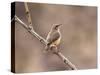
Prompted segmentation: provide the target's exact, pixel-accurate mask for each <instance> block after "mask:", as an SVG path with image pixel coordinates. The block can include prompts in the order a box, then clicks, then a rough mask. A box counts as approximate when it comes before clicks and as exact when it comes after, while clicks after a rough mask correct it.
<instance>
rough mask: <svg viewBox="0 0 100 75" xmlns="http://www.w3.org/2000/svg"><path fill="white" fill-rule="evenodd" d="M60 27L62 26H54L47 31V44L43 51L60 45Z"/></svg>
mask: <svg viewBox="0 0 100 75" xmlns="http://www.w3.org/2000/svg"><path fill="white" fill-rule="evenodd" d="M60 26H62V24H54V25H53V26H52V28H51V30H50V31H49V33H48V35H47V38H46V41H47V42H48V43H47V45H46V47H45V50H46V51H48V50H50V48H51V47H52V46H55V47H57V46H58V45H59V44H60V41H61V33H60Z"/></svg>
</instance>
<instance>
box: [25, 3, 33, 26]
mask: <svg viewBox="0 0 100 75" xmlns="http://www.w3.org/2000/svg"><path fill="white" fill-rule="evenodd" d="M24 5H25V10H26V17H27V19H28V23H29V25H28V26H29V27H30V26H32V20H31V15H30V12H29V9H28V4H27V2H24Z"/></svg>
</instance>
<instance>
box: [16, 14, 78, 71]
mask: <svg viewBox="0 0 100 75" xmlns="http://www.w3.org/2000/svg"><path fill="white" fill-rule="evenodd" d="M15 21H16V22H18V23H19V24H21V25H22V26H23V27H24V28H25V29H26V30H28V32H29V33H30V34H32V35H33V36H35V37H36V38H37V39H38V40H39V41H40V42H41V43H43V44H44V45H46V44H47V43H48V42H47V41H46V40H45V39H44V38H43V37H41V36H40V35H39V34H37V33H36V32H35V31H34V30H33V29H32V28H29V27H28V25H26V24H25V23H24V22H23V21H22V20H20V19H19V18H18V17H17V16H16V15H15ZM51 52H52V53H53V54H56V55H57V56H58V57H59V58H60V59H61V60H62V61H63V62H64V63H65V64H66V65H67V66H69V67H70V68H71V69H72V70H77V68H76V67H75V65H74V64H72V63H71V62H70V61H69V60H68V59H67V58H66V57H65V56H64V55H63V54H62V53H61V52H59V50H58V49H57V48H55V47H51Z"/></svg>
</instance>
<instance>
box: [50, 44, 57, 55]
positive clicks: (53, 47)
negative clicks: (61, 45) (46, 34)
mask: <svg viewBox="0 0 100 75" xmlns="http://www.w3.org/2000/svg"><path fill="white" fill-rule="evenodd" d="M50 51H51V52H52V53H54V54H55V53H58V52H59V50H58V49H57V46H56V45H52V46H50Z"/></svg>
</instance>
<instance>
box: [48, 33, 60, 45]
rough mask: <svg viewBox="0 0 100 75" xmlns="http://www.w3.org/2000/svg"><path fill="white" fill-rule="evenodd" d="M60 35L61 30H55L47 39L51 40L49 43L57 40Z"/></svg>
mask: <svg viewBox="0 0 100 75" xmlns="http://www.w3.org/2000/svg"><path fill="white" fill-rule="evenodd" d="M59 37H60V33H59V32H53V33H52V34H51V35H50V36H49V38H48V39H47V41H48V42H49V44H51V43H53V42H55V41H56V40H57V39H58V38H59Z"/></svg>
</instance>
